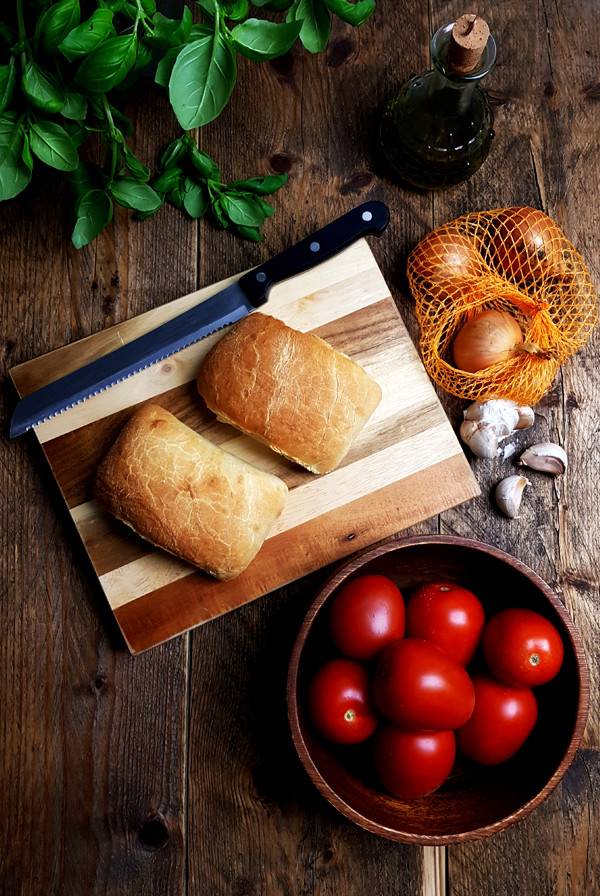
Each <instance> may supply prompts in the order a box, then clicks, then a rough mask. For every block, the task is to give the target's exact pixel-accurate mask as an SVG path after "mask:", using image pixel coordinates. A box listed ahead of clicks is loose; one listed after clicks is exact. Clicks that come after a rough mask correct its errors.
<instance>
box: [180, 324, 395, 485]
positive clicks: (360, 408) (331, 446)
mask: <svg viewBox="0 0 600 896" xmlns="http://www.w3.org/2000/svg"><path fill="white" fill-rule="evenodd" d="M197 385H198V391H199V393H200V395H201V396H202V397H203V398H204V400H205V402H206V404H207V406H208V407H209V408H210V410H212V411H213V412H214V413H215V414H216V415H217V417H218V419H219V420H222V421H223V422H225V423H230V424H231V425H233V426H235V427H236V428H237V429H240V430H241V431H242V432H244V433H247V434H248V435H251V436H253V437H254V438H256V439H258V440H259V441H261V442H263V443H264V444H266V445H268V446H269V447H270V448H272V449H273V450H275V451H278V452H279V453H280V454H283V455H284V456H285V457H287V458H289V460H292V461H294V462H295V463H298V464H301V465H302V466H303V467H306V468H307V469H308V470H311V471H312V472H313V473H328V472H329V471H330V470H333V469H334V467H337V465H338V464H339V463H340V461H341V460H342V458H343V457H344V456H345V455H346V454H347V452H348V450H349V448H350V445H351V444H352V442H353V441H354V439H355V438H356V436H357V435H358V433H359V432H360V431H361V429H362V428H363V427H364V425H365V423H366V422H367V420H368V419H369V417H370V416H371V414H372V413H373V411H374V410H375V408H376V407H377V405H378V404H379V402H380V401H381V388H380V386H379V385H378V383H376V382H375V380H374V379H373V378H372V377H371V376H370V375H369V374H368V373H367V372H366V371H365V370H364V369H363V368H362V367H361V366H360V365H359V364H357V363H356V362H355V361H353V360H352V359H351V358H348V357H347V356H346V355H344V354H342V353H341V352H338V351H337V350H336V349H334V348H332V347H331V346H330V345H328V344H327V343H326V342H324V341H323V340H322V339H320V338H319V337H318V336H315V335H314V334H312V333H302V332H300V331H299V330H294V329H292V328H291V327H288V326H287V325H286V324H284V323H283V322H282V321H280V320H277V319H276V318H274V317H270V316H269V315H266V314H261V313H260V312H253V313H252V314H250V315H248V316H247V317H245V318H243V319H242V320H240V321H238V323H236V324H234V326H233V327H232V328H231V329H230V330H229V331H228V332H227V333H226V334H225V336H223V338H222V339H220V340H219V342H217V343H216V344H215V345H214V346H213V347H212V349H211V350H210V351H209V352H208V354H207V355H206V357H205V359H204V361H203V362H202V365H201V367H200V370H199V372H198V377H197Z"/></svg>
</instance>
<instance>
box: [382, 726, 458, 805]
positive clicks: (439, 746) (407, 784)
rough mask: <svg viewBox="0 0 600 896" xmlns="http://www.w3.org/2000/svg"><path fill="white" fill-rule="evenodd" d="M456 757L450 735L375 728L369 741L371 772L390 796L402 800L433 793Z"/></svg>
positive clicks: (442, 781) (446, 732) (387, 727)
mask: <svg viewBox="0 0 600 896" xmlns="http://www.w3.org/2000/svg"><path fill="white" fill-rule="evenodd" d="M455 754H456V741H455V738H454V732H453V731H407V730H406V729H404V728H398V727H397V726H396V725H391V724H389V723H387V722H386V723H384V724H383V725H380V726H379V729H378V730H377V733H376V734H375V737H374V740H373V760H374V765H375V771H376V772H377V776H378V777H379V780H380V781H381V783H382V784H383V786H384V787H385V788H386V789H387V790H389V791H390V793H393V794H395V795H396V796H400V797H402V798H403V799H405V800H413V799H416V798H417V797H419V796H426V795H427V794H428V793H433V791H434V790H437V789H438V787H441V785H442V784H443V783H444V781H445V780H446V778H447V777H448V775H449V774H450V771H451V769H452V766H453V765H454V757H455Z"/></svg>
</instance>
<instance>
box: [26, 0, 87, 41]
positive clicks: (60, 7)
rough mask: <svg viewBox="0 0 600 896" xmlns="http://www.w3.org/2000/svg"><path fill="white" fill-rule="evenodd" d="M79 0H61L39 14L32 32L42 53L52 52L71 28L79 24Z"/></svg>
mask: <svg viewBox="0 0 600 896" xmlns="http://www.w3.org/2000/svg"><path fill="white" fill-rule="evenodd" d="M80 17H81V10H80V8H79V0H61V2H60V3H54V4H53V5H52V6H49V7H48V9H47V10H45V12H43V13H42V14H41V16H40V17H39V19H38V20H37V23H36V26H35V32H34V40H35V42H36V45H37V46H38V47H39V49H40V50H41V51H42V52H43V53H53V52H54V50H56V48H57V47H58V45H59V43H60V42H61V40H62V39H63V38H64V37H65V35H67V34H68V33H69V31H70V30H71V28H74V27H75V26H76V25H78V24H79V19H80Z"/></svg>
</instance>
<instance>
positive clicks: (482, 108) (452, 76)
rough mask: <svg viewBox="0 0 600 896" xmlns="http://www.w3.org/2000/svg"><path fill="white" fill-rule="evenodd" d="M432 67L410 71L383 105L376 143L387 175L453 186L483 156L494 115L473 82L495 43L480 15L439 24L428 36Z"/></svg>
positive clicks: (489, 61)
mask: <svg viewBox="0 0 600 896" xmlns="http://www.w3.org/2000/svg"><path fill="white" fill-rule="evenodd" d="M431 59H432V63H433V69H432V70H431V71H427V72H423V73H422V74H420V75H413V76H412V77H411V78H409V80H408V81H407V82H406V83H405V84H404V85H403V86H402V87H401V88H400V90H399V91H398V92H397V93H396V95H395V96H393V97H392V99H391V100H390V102H389V103H388V104H387V106H386V108H385V110H384V113H383V117H382V121H381V133H380V137H381V147H382V150H383V154H384V157H385V160H386V162H387V165H388V167H389V169H390V173H391V174H392V176H394V177H396V178H399V179H400V180H402V181H405V182H406V183H408V184H410V185H412V186H415V187H420V188H422V189H440V188H443V187H448V186H451V185H453V184H457V183H460V182H461V181H463V180H466V179H467V178H468V177H470V176H471V175H472V174H474V173H475V172H476V171H477V170H478V168H480V166H481V165H482V164H483V162H484V161H485V159H486V157H487V154H488V152H489V148H490V143H491V141H492V138H493V136H494V132H493V130H492V126H493V121H494V118H493V114H492V110H491V109H490V106H489V103H488V101H487V99H486V96H485V94H484V93H483V91H482V90H481V87H480V86H479V82H480V81H481V80H482V78H484V77H485V75H487V74H488V73H489V72H490V71H491V69H492V68H493V66H494V63H495V61H496V44H495V41H494V38H493V37H492V36H491V34H490V32H489V28H488V26H487V24H486V22H484V20H483V19H481V18H480V17H479V16H475V15H464V16H461V17H460V19H458V20H457V21H456V22H454V23H451V24H449V25H444V26H443V27H442V28H439V29H438V31H436V33H435V34H434V36H433V38H432V41H431Z"/></svg>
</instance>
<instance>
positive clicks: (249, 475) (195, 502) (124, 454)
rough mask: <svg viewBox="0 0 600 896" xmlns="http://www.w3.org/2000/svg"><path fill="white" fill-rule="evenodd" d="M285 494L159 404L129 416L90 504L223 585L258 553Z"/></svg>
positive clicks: (271, 480) (272, 481) (100, 472)
mask: <svg viewBox="0 0 600 896" xmlns="http://www.w3.org/2000/svg"><path fill="white" fill-rule="evenodd" d="M287 492H288V489H287V486H286V485H285V483H284V482H282V481H281V480H280V479H278V478H277V477H276V476H273V475H271V474H270V473H264V472H263V471H262V470H258V469H257V468H256V467H253V466H252V465H251V464H249V463H247V462H246V461H244V460H241V459H240V458H238V457H235V456H234V455H232V454H229V453H228V452H227V451H224V450H223V449H222V448H219V447H218V446H217V445H214V444H212V443H211V442H209V441H208V440H207V439H205V438H203V437H202V436H200V435H198V433H196V432H194V431H193V430H192V429H190V428H189V427H188V426H186V425H185V424H184V423H181V421H179V420H178V419H177V418H176V417H174V416H173V415H172V414H170V413H169V412H168V411H166V410H164V409H163V408H161V407H158V405H147V406H146V407H144V408H142V409H141V410H139V411H138V412H137V413H135V414H134V416H133V417H131V419H130V420H129V422H128V423H127V424H126V425H125V427H124V429H123V430H122V431H121V433H120V435H119V436H118V438H117V440H116V442H115V443H114V445H113V446H112V448H111V449H110V450H109V452H108V454H107V455H106V457H105V458H104V460H103V461H102V462H101V464H100V466H99V468H98V472H97V474H96V478H95V481H94V494H95V496H96V497H97V499H98V500H99V501H100V502H101V503H102V504H103V505H104V506H105V507H106V508H107V509H108V510H109V511H110V512H111V513H112V514H114V516H116V517H117V518H118V519H120V520H122V521H123V522H124V523H127V524H128V525H129V526H131V528H132V529H134V530H135V531H136V532H137V533H138V535H141V536H142V537H143V538H145V539H146V540H147V541H149V542H151V543H152V544H154V545H156V546H158V547H161V548H164V550H166V551H169V552H170V553H171V554H175V555H176V556H178V557H181V558H182V559H184V560H187V561H189V562H190V563H193V564H194V565H195V566H198V567H200V568H201V569H203V570H205V571H206V572H208V573H210V574H211V575H213V576H215V577H216V578H218V579H221V580H223V581H225V580H227V579H232V578H234V577H235V576H237V575H239V574H240V573H241V572H242V571H243V570H244V569H245V568H246V567H247V566H248V564H249V563H250V562H251V560H252V559H253V557H254V556H255V555H256V554H257V553H258V551H259V549H260V547H261V546H262V544H263V542H264V540H265V538H266V536H267V534H268V532H269V530H270V529H271V526H272V525H273V523H274V522H275V520H276V519H277V518H278V517H279V515H280V514H281V511H282V510H283V505H284V503H285V499H286V496H287Z"/></svg>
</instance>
